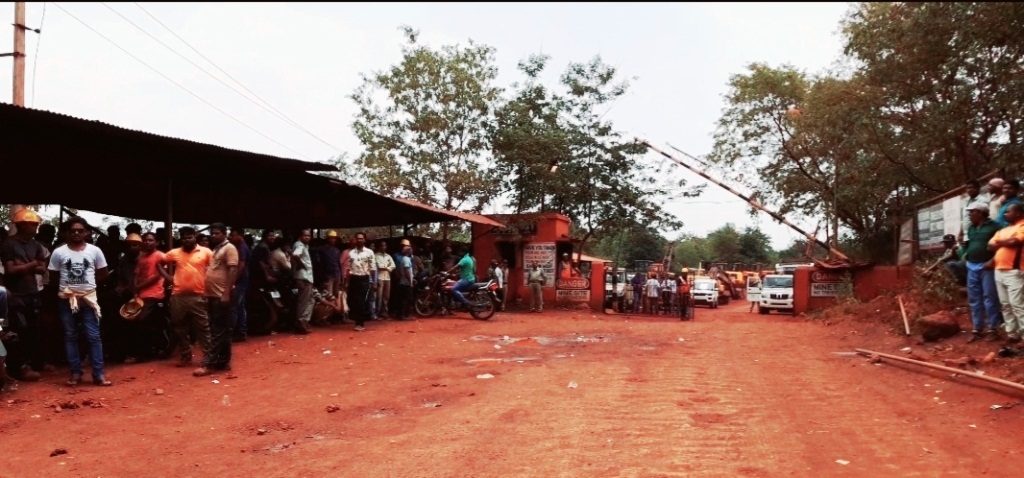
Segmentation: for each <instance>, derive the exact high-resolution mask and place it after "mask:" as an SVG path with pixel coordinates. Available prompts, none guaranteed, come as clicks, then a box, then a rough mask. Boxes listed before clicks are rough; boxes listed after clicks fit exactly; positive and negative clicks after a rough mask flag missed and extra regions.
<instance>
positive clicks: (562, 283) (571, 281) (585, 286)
mask: <svg viewBox="0 0 1024 478" xmlns="http://www.w3.org/2000/svg"><path fill="white" fill-rule="evenodd" d="M557 288H558V289H560V290H589V289H590V279H587V278H586V277H570V278H568V279H558V282H557Z"/></svg>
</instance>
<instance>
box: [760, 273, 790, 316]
mask: <svg viewBox="0 0 1024 478" xmlns="http://www.w3.org/2000/svg"><path fill="white" fill-rule="evenodd" d="M757 309H758V311H759V312H760V313H762V314H768V313H770V312H771V311H772V309H775V310H778V311H783V310H785V311H787V312H793V276H791V275H789V274H769V275H766V276H764V280H762V281H761V298H760V301H759V302H758V303H757Z"/></svg>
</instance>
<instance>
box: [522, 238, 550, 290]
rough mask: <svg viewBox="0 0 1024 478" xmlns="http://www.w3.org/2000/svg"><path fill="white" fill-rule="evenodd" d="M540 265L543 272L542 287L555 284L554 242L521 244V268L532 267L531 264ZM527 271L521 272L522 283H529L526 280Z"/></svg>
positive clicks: (530, 268)
mask: <svg viewBox="0 0 1024 478" xmlns="http://www.w3.org/2000/svg"><path fill="white" fill-rule="evenodd" d="M534 264H538V265H540V270H541V271H543V272H544V277H545V278H546V279H547V280H545V281H544V287H554V286H555V243H554V242H528V243H526V244H523V268H524V269H525V270H526V271H530V270H532V269H533V265H534ZM528 278H529V272H527V273H526V274H523V285H529V284H528V283H527V282H526V281H527V279H528Z"/></svg>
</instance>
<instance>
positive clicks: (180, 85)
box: [53, 2, 304, 157]
mask: <svg viewBox="0 0 1024 478" xmlns="http://www.w3.org/2000/svg"><path fill="white" fill-rule="evenodd" d="M53 6H55V7H57V8H59V9H60V10H61V11H62V12H64V13H66V14H67V15H68V16H69V17H71V18H73V19H75V21H77V22H78V23H81V24H82V26H84V27H85V28H88V29H89V30H91V31H92V32H93V33H95V34H96V35H98V36H99V37H100V38H102V39H104V40H106V41H107V42H108V43H110V44H111V45H113V46H114V47H115V48H117V49H118V50H121V52H123V53H124V54H125V55H128V56H129V57H131V58H132V59H133V60H135V61H137V62H139V63H141V64H142V65H143V66H145V67H146V68H149V69H150V70H152V71H153V73H156V74H158V75H160V76H161V77H162V78H163V79H165V80H167V81H169V82H171V83H172V84H173V85H174V86H177V87H178V88H181V89H182V90H184V91H185V92H186V93H188V94H190V95H192V96H193V97H194V98H195V99H197V100H199V101H201V102H203V103H205V104H206V105H207V106H209V107H210V108H213V109H214V110H216V111H217V112H219V113H220V114H222V115H224V116H227V117H228V118H230V119H231V120H233V121H234V122H236V123H238V124H240V125H242V126H244V127H246V128H248V129H249V130H250V131H252V132H254V133H256V134H258V135H260V136H262V137H264V138H266V139H267V140H269V141H270V142H272V143H274V144H276V145H278V146H280V147H282V148H284V149H287V150H288V151H291V152H292V153H294V154H295V155H297V156H303V155H302V153H299V152H298V151H295V150H294V149H291V148H289V147H288V146H285V145H284V144H281V142H279V141H277V140H276V139H274V138H271V137H270V136H268V135H267V134H265V133H263V132H262V131H260V130H258V129H256V128H253V127H252V126H249V125H248V124H247V123H245V122H244V121H242V120H240V119H238V118H236V117H235V116H233V115H232V114H231V113H228V112H227V111H224V110H223V109H221V108H219V107H218V106H217V105H215V104H213V103H211V102H209V101H207V100H206V99H205V98H203V97H202V96H199V95H198V94H196V93H195V92H193V91H192V90H190V89H188V88H186V87H185V86H184V85H182V84H181V83H178V82H177V81H174V79H172V78H171V77H169V76H167V75H165V74H164V73H162V72H161V71H160V70H157V69H156V68H154V67H153V66H152V65H150V64H149V63H146V62H145V61H143V60H142V59H141V58H139V57H137V56H135V55H133V54H132V53H131V52H130V51H128V50H125V49H124V48H123V47H121V45H118V44H117V42H115V41H114V40H111V39H110V38H109V37H107V36H106V35H104V34H102V33H100V32H99V30H96V29H95V28H93V27H92V26H90V25H89V24H88V23H85V22H84V21H82V19H80V18H78V17H76V16H75V15H74V14H73V13H71V12H69V11H67V10H66V9H65V8H64V7H62V6H60V4H59V3H56V2H54V3H53ZM303 157H304V156H303Z"/></svg>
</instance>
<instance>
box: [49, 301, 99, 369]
mask: <svg viewBox="0 0 1024 478" xmlns="http://www.w3.org/2000/svg"><path fill="white" fill-rule="evenodd" d="M78 305H79V309H78V313H77V314H75V313H72V312H71V304H70V303H69V302H68V300H67V299H59V300H58V303H57V313H58V314H59V315H60V322H61V324H63V325H64V350H65V351H66V352H67V354H68V366H69V367H70V368H71V373H72V374H73V375H82V356H81V355H79V352H78V334H79V330H78V326H79V321H78V320H76V319H81V324H82V325H83V326H85V338H86V339H87V340H88V341H89V361H90V362H92V378H94V379H98V378H101V377H103V375H104V374H103V341H102V340H100V321H99V319H97V318H96V311H95V310H93V309H92V307H89V305H88V304H86V303H85V301H79V302H78Z"/></svg>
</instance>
